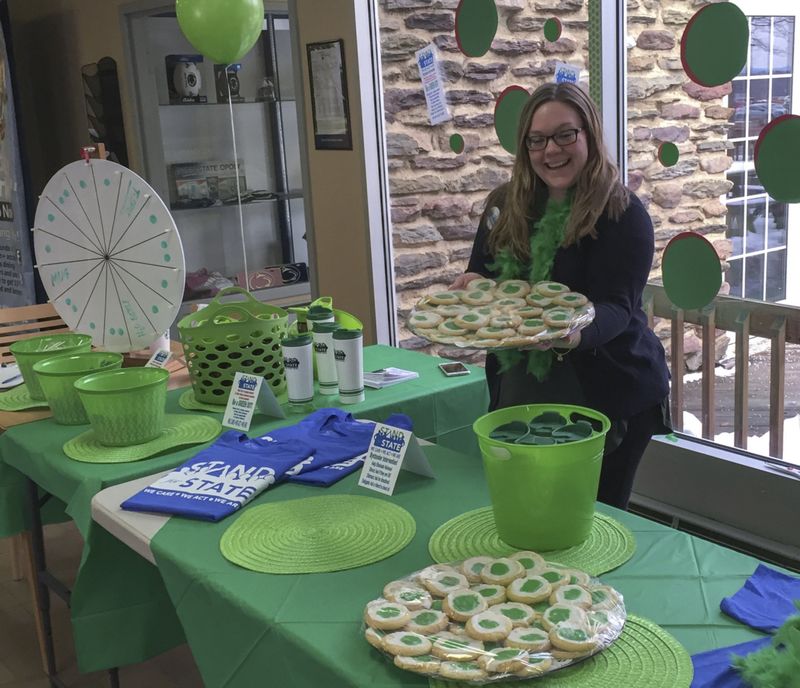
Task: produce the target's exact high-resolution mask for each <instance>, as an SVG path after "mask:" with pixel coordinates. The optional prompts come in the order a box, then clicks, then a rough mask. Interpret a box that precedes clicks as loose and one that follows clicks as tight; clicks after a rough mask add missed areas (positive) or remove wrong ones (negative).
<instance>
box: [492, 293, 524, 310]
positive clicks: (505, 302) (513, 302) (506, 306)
mask: <svg viewBox="0 0 800 688" xmlns="http://www.w3.org/2000/svg"><path fill="white" fill-rule="evenodd" d="M524 305H525V299H523V298H521V297H519V296H507V297H506V298H504V299H498V300H497V301H495V302H494V306H495V308H499V309H500V310H502V311H515V310H517V309H518V308H522V307H523V306H524Z"/></svg>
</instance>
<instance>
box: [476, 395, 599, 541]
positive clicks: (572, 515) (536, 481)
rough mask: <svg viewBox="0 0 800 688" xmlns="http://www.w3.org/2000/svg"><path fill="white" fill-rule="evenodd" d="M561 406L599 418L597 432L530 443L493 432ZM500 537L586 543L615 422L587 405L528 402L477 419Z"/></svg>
mask: <svg viewBox="0 0 800 688" xmlns="http://www.w3.org/2000/svg"><path fill="white" fill-rule="evenodd" d="M546 411H556V412H558V413H560V414H561V415H563V416H565V417H566V418H567V419H571V417H572V415H573V414H580V415H581V416H584V417H586V418H591V419H593V420H596V421H599V422H600V423H601V424H602V429H601V430H600V431H599V432H598V431H595V432H594V433H593V434H592V436H591V437H587V438H586V439H582V440H578V441H574V442H569V443H567V444H553V445H528V444H516V443H511V442H503V441H499V440H496V439H492V438H491V437H490V436H489V435H490V434H491V433H492V432H493V431H494V430H495V429H496V428H498V427H500V426H502V425H505V424H507V423H511V422H513V421H518V422H523V423H526V424H527V423H529V422H530V421H531V419H532V418H534V417H536V416H538V415H540V414H542V413H544V412H546ZM472 427H473V430H474V431H475V434H476V435H477V438H478V445H479V447H480V450H481V454H482V456H483V468H484V472H485V474H486V482H487V484H488V487H489V495H490V497H491V500H492V511H493V512H494V519H495V526H496V528H497V533H498V535H499V536H500V538H501V539H502V540H503V541H504V542H506V543H508V544H509V545H512V546H513V547H518V548H520V549H530V550H534V551H545V552H546V551H548V550H554V549H565V548H567V547H573V546H574V545H578V544H580V543H581V542H583V541H584V540H585V539H586V538H587V537H588V536H589V532H590V531H591V529H592V520H593V517H594V506H595V501H596V500H597V487H598V484H599V481H600V467H601V465H602V462H603V446H604V444H605V436H606V433H607V432H608V430H609V428H610V427H611V422H610V421H609V420H608V418H606V417H605V416H604V415H603V414H602V413H599V412H598V411H594V410H592V409H589V408H585V407H582V406H568V405H560V404H528V405H525V406H512V407H510V408H505V409H499V410H497V411H492V412H491V413H487V414H486V415H484V416H481V417H480V418H478V420H476V421H475V423H474V424H473V426H472Z"/></svg>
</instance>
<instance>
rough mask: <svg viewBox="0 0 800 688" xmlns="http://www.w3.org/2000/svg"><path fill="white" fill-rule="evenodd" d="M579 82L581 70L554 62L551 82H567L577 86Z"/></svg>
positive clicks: (563, 63) (564, 63) (575, 66)
mask: <svg viewBox="0 0 800 688" xmlns="http://www.w3.org/2000/svg"><path fill="white" fill-rule="evenodd" d="M580 80H581V68H580V67H578V66H577V65H571V64H567V63H566V62H556V68H555V72H554V73H553V81H555V82H556V83H557V84H560V83H563V82H565V81H566V82H568V83H570V84H577V83H578V82H579V81H580Z"/></svg>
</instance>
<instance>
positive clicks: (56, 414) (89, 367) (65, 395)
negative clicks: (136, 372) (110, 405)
mask: <svg viewBox="0 0 800 688" xmlns="http://www.w3.org/2000/svg"><path fill="white" fill-rule="evenodd" d="M122 358H123V357H122V354H116V353H108V352H103V351H87V352H86V353H83V354H66V355H63V356H53V357H52V358H45V359H42V360H41V361H37V362H36V363H34V364H33V372H34V374H35V375H36V378H37V379H38V380H39V384H40V385H41V387H42V391H43V392H44V398H45V399H46V400H47V405H48V406H49V407H50V410H51V411H52V412H53V420H55V422H56V423H60V424H61V425H85V424H86V423H88V422H89V418H88V417H87V416H86V410H85V409H84V408H83V404H82V403H81V400H80V398H79V397H78V390H76V389H75V387H74V382H75V381H76V380H78V379H80V378H82V377H83V376H84V375H88V374H89V373H94V372H98V371H101V370H114V369H116V368H121V367H122Z"/></svg>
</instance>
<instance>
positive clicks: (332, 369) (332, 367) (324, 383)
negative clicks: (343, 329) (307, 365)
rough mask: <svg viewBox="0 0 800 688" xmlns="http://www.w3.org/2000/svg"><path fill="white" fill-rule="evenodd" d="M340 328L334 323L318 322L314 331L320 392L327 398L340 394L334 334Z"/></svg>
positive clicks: (315, 358)
mask: <svg viewBox="0 0 800 688" xmlns="http://www.w3.org/2000/svg"><path fill="white" fill-rule="evenodd" d="M338 328H339V326H338V325H337V324H336V323H334V322H316V323H314V331H313V332H312V333H311V335H312V337H314V361H315V362H316V364H317V382H318V383H319V392H320V394H324V395H326V396H331V395H334V394H338V393H339V375H338V374H337V372H336V358H335V356H334V354H333V348H334V347H333V333H334V332H335V331H336V330H337V329H338Z"/></svg>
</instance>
